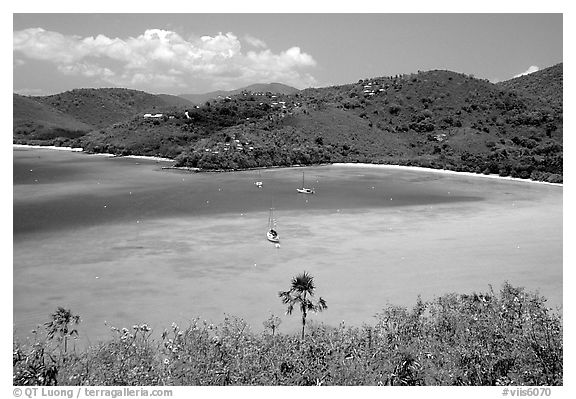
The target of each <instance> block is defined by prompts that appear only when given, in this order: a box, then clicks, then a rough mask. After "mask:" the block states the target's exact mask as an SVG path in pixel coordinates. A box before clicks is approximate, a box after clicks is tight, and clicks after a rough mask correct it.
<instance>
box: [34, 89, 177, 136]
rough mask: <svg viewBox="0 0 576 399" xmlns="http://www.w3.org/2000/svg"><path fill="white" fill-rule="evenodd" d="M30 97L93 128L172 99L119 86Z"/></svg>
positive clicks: (153, 109)
mask: <svg viewBox="0 0 576 399" xmlns="http://www.w3.org/2000/svg"><path fill="white" fill-rule="evenodd" d="M34 100H36V101H37V102H39V103H42V104H45V105H48V106H51V107H54V108H56V109H57V110H59V111H61V112H63V113H66V114H69V115H71V116H73V117H74V118H76V119H78V120H79V121H81V122H84V123H87V124H89V125H92V126H94V127H96V128H104V127H107V126H110V125H112V124H114V123H117V122H120V121H123V120H126V119H128V118H130V117H132V116H134V115H136V114H140V113H145V112H148V113H156V112H158V111H160V110H162V109H164V108H167V107H169V106H171V105H172V102H173V101H167V100H165V99H163V98H162V97H159V96H155V95H153V94H149V93H146V92H143V91H138V90H130V89H120V88H103V89H75V90H71V91H66V92H64V93H60V94H55V95H51V96H45V97H34Z"/></svg>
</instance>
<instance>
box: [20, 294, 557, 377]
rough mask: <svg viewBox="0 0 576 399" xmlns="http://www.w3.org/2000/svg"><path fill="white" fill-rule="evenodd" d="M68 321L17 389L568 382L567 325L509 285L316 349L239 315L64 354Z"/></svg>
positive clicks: (33, 346) (393, 312)
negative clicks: (259, 328)
mask: <svg viewBox="0 0 576 399" xmlns="http://www.w3.org/2000/svg"><path fill="white" fill-rule="evenodd" d="M62 312H63V310H60V311H59V312H58V314H62ZM64 313H65V314H66V315H68V316H71V313H70V312H69V311H64ZM58 320H59V324H58V326H59V328H58V329H57V331H58V333H56V335H53V337H54V336H55V337H57V338H58V339H54V338H53V339H49V338H48V337H46V336H45V335H43V333H42V331H40V330H38V331H35V337H34V339H33V341H32V342H31V343H30V344H27V343H26V344H25V343H21V342H19V341H15V342H14V351H13V383H14V385H51V384H54V385H56V384H60V385H82V384H83V385H562V383H563V341H562V319H561V315H560V314H559V313H558V312H557V311H554V310H552V309H550V308H547V307H546V301H545V299H544V298H543V297H541V296H539V295H537V294H534V293H530V292H527V291H525V290H524V289H522V288H516V287H513V286H511V285H509V284H505V285H504V286H503V287H502V289H501V290H500V292H499V293H494V292H492V291H490V292H487V293H480V294H476V293H474V294H471V295H456V294H450V295H444V296H442V297H440V298H437V299H435V300H432V301H429V302H424V301H421V300H420V299H418V301H417V303H416V305H415V306H414V307H413V308H412V309H406V308H403V307H398V306H388V307H387V308H385V309H383V310H382V312H381V313H380V314H378V315H377V316H376V318H375V323H373V324H372V325H363V326H361V327H356V326H345V325H344V324H341V325H340V326H337V327H333V326H326V325H323V324H322V325H319V324H310V325H309V326H308V329H307V333H306V337H305V340H301V339H300V336H299V334H283V333H278V331H277V330H278V328H279V325H280V321H279V318H278V317H277V316H271V317H270V318H269V319H268V320H267V321H265V322H264V326H265V327H266V331H264V332H253V331H252V330H251V328H250V326H249V325H247V324H246V323H245V322H244V321H243V320H241V319H239V318H236V317H233V316H227V317H226V318H225V319H224V321H223V322H222V323H221V324H219V325H217V326H214V325H211V324H207V323H206V322H202V321H200V320H195V321H194V322H192V323H191V325H189V326H188V327H186V328H181V327H180V326H177V325H176V324H173V325H172V326H171V327H170V328H169V329H166V330H165V331H164V332H163V333H162V334H161V336H160V337H159V338H153V332H152V331H151V329H150V328H149V327H148V326H147V325H146V324H142V325H139V326H138V325H135V326H133V327H132V328H130V329H129V328H123V329H117V328H112V337H111V338H110V339H109V340H107V341H105V342H102V343H100V344H98V345H95V346H91V347H89V348H88V349H86V350H82V351H79V350H76V349H73V350H71V349H70V345H69V346H68V348H69V349H68V350H64V349H63V346H62V344H63V339H64V338H65V337H66V336H68V335H70V334H69V333H68V331H69V330H68V329H67V328H65V327H67V323H66V321H68V322H69V321H70V320H71V319H64V321H63V319H62V318H59V319H58ZM65 331H66V332H65ZM156 335H158V334H156Z"/></svg>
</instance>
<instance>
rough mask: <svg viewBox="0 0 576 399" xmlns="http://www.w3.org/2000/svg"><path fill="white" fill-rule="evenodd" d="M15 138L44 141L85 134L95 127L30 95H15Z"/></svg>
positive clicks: (16, 139)
mask: <svg viewBox="0 0 576 399" xmlns="http://www.w3.org/2000/svg"><path fill="white" fill-rule="evenodd" d="M12 101H13V108H12V116H13V139H14V141H15V142H22V143H31V142H34V141H37V142H38V143H42V142H44V141H46V140H53V139H56V138H58V137H60V138H63V139H66V138H68V139H71V138H76V137H80V136H82V135H84V134H85V133H86V132H88V131H90V130H92V129H93V128H94V127H93V126H90V125H88V124H86V123H84V122H80V121H79V120H77V119H76V118H74V117H73V116H72V115H69V114H66V113H64V112H61V111H59V110H57V109H55V108H53V107H51V106H49V105H45V104H42V103H39V102H37V101H35V100H33V99H31V98H30V97H24V96H20V95H18V94H14V95H13V99H12Z"/></svg>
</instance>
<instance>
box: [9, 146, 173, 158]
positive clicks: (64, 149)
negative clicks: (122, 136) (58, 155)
mask: <svg viewBox="0 0 576 399" xmlns="http://www.w3.org/2000/svg"><path fill="white" fill-rule="evenodd" d="M12 148H13V149H18V148H19V149H26V148H31V149H39V150H56V151H68V152H83V153H84V154H86V155H91V156H101V157H108V158H132V159H143V160H148V161H156V162H174V160H173V159H170V158H162V157H154V156H149V155H116V154H110V153H108V152H96V153H90V152H86V151H84V148H82V147H56V146H53V145H31V144H12Z"/></svg>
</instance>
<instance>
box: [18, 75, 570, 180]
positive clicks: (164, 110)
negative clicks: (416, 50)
mask: <svg viewBox="0 0 576 399" xmlns="http://www.w3.org/2000/svg"><path fill="white" fill-rule="evenodd" d="M562 81H563V64H557V65H554V66H552V67H549V68H546V69H543V70H540V71H538V72H534V73H531V74H529V75H525V76H521V77H518V78H515V79H511V80H508V81H504V82H500V83H496V84H494V83H490V82H489V81H487V80H483V79H477V78H475V77H473V76H470V75H465V74H461V73H455V72H451V71H443V70H434V71H426V72H418V73H412V74H404V75H396V76H385V77H373V78H367V79H361V80H359V81H358V82H356V83H351V84H347V85H341V86H332V87H324V88H309V89H305V90H297V89H295V88H290V87H289V86H285V85H281V84H278V83H273V84H260V85H253V86H249V87H246V88H243V89H238V90H234V91H231V92H214V93H207V94H206V95H196V97H195V96H194V95H181V96H171V95H153V94H149V93H145V92H142V91H136V90H130V89H119V88H105V89H76V90H71V91H67V92H64V93H60V94H56V95H51V96H43V97H27V96H21V95H18V94H14V95H13V102H14V107H13V109H14V111H13V116H14V124H13V143H15V144H32V145H50V146H65V147H82V148H84V150H85V151H87V152H92V153H112V154H117V155H145V156H156V157H163V158H170V159H173V160H174V161H175V166H177V167H192V168H200V169H201V170H237V169H246V168H255V167H271V166H289V165H296V164H298V165H317V164H325V163H334V162H346V163H373V164H396V165H406V166H420V167H427V168H434V169H446V170H453V171H462V172H473V173H483V174H499V175H500V176H511V177H517V178H523V179H532V180H539V181H546V182H553V183H561V182H562V181H563V166H562V165H563V133H562V132H563V102H562V94H563V91H562ZM202 96H204V97H202Z"/></svg>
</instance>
